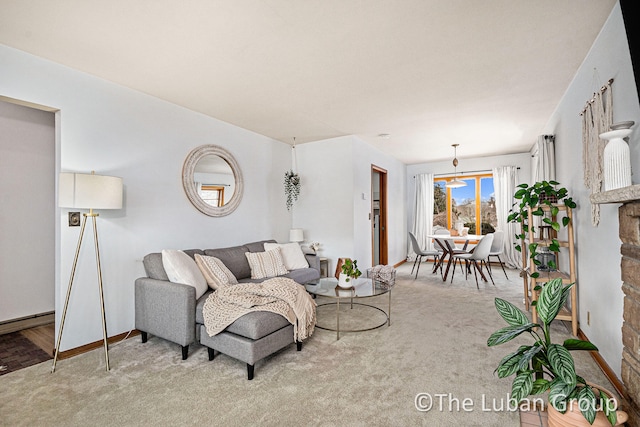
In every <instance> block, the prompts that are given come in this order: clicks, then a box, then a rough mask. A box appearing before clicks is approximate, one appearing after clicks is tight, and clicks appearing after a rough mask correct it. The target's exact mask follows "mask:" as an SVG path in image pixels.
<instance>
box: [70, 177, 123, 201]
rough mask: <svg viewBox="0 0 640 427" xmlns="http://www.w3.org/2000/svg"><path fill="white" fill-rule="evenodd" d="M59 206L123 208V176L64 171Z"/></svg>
mask: <svg viewBox="0 0 640 427" xmlns="http://www.w3.org/2000/svg"><path fill="white" fill-rule="evenodd" d="M58 206H59V207H61V208H77V209H122V178H118V177H115V176H106V175H95V174H83V173H67V172H63V173H61V174H60V179H59V192H58Z"/></svg>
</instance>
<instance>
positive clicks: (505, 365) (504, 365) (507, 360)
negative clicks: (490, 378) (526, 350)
mask: <svg viewBox="0 0 640 427" xmlns="http://www.w3.org/2000/svg"><path fill="white" fill-rule="evenodd" d="M521 357H522V352H521V351H516V352H515V353H511V354H509V355H507V356H505V357H504V358H503V359H502V360H501V361H500V364H499V365H498V367H497V368H496V370H495V373H497V374H498V378H506V377H509V376H511V375H513V374H515V373H516V372H517V371H518V365H519V364H520V358H521Z"/></svg>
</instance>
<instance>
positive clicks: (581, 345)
mask: <svg viewBox="0 0 640 427" xmlns="http://www.w3.org/2000/svg"><path fill="white" fill-rule="evenodd" d="M562 346H563V347H564V348H566V349H567V350H588V351H598V347H596V346H595V345H593V344H591V343H590V342H589V341H583V340H577V339H575V338H569V339H567V340H565V341H564V344H562Z"/></svg>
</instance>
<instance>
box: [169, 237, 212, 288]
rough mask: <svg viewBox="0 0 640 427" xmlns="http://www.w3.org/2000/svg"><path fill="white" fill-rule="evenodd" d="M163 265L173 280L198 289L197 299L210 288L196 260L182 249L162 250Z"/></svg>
mask: <svg viewBox="0 0 640 427" xmlns="http://www.w3.org/2000/svg"><path fill="white" fill-rule="evenodd" d="M162 266H163V267H164V271H165V272H166V273H167V277H168V278H169V280H170V281H171V282H174V283H182V284H183V285H189V286H193V287H194V288H195V289H196V299H198V298H200V297H201V296H202V295H204V293H205V292H207V289H209V286H208V285H207V281H206V280H205V278H204V276H203V275H202V273H201V272H200V269H199V268H198V266H197V265H196V262H195V261H194V260H193V259H192V258H191V257H190V256H189V255H187V254H185V253H184V252H182V251H176V250H172V249H164V250H163V251H162Z"/></svg>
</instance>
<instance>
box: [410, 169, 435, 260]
mask: <svg viewBox="0 0 640 427" xmlns="http://www.w3.org/2000/svg"><path fill="white" fill-rule="evenodd" d="M414 196H415V197H414V206H415V209H414V215H413V227H411V232H412V233H413V234H414V235H415V236H416V240H418V243H419V244H420V247H421V248H423V249H433V243H432V242H431V239H429V238H428V237H427V235H429V234H431V231H432V229H433V174H432V173H423V174H420V175H416V186H415V194H414ZM407 241H408V242H409V251H408V253H409V255H408V258H409V259H410V260H413V259H415V256H416V254H415V252H414V251H413V248H412V247H411V241H410V240H409V236H407Z"/></svg>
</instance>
